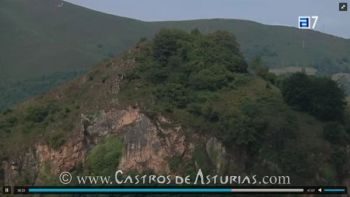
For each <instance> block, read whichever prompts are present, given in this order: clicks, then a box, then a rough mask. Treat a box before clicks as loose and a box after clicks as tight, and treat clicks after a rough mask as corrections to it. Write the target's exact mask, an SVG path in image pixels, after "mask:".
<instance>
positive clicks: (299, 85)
mask: <svg viewBox="0 0 350 197" xmlns="http://www.w3.org/2000/svg"><path fill="white" fill-rule="evenodd" d="M282 94H283V98H284V99H285V101H286V102H287V103H288V104H289V105H291V106H293V107H295V108H296V109H298V110H301V111H305V112H308V113H310V114H312V115H314V116H315V117H317V118H319V119H321V120H342V118H343V113H344V108H345V101H344V100H345V93H344V91H343V90H342V89H341V88H339V87H338V85H337V83H336V82H334V81H333V80H331V79H329V78H324V77H311V76H307V75H306V74H304V73H296V74H293V75H291V76H290V77H289V78H287V79H286V80H284V82H283V84H282Z"/></svg>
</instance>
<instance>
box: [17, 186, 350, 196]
mask: <svg viewBox="0 0 350 197" xmlns="http://www.w3.org/2000/svg"><path fill="white" fill-rule="evenodd" d="M13 189H14V190H13V191H14V194H92V193H93V194H106V193H109V194H117V193H203V194H205V193H242V194H244V193H264V194H267V193H271V194H274V193H280V194H282V193H284V194H286V193H289V194H322V193H323V194H324V193H327V194H346V193H347V188H346V187H334V186H333V187H316V186H315V187H314V186H313V187H302V186H301V187H175V186H174V187H23V186H21V187H14V188H13Z"/></svg>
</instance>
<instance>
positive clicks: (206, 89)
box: [0, 29, 350, 185]
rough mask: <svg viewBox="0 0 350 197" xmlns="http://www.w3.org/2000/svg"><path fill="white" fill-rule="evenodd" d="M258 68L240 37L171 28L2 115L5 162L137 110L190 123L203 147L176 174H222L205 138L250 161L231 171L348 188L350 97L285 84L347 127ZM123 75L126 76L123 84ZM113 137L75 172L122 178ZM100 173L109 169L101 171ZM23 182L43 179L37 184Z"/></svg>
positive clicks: (189, 131)
mask: <svg viewBox="0 0 350 197" xmlns="http://www.w3.org/2000/svg"><path fill="white" fill-rule="evenodd" d="M248 70H249V66H248V64H247V63H246V61H245V60H244V58H243V55H242V53H241V52H240V49H239V45H238V43H237V41H236V38H235V36H234V35H233V34H232V33H230V32H226V31H218V32H213V33H210V34H202V33H200V32H199V31H198V30H193V31H191V33H187V32H185V31H181V30H169V29H165V30H162V31H160V32H159V33H158V34H157V35H156V36H155V38H154V39H152V40H144V39H143V40H142V41H140V42H139V43H138V44H137V46H136V48H135V49H133V50H132V51H130V52H129V53H126V54H125V55H123V57H122V58H119V59H114V60H112V61H106V62H103V63H101V64H100V65H99V66H97V67H95V68H94V69H93V70H91V71H90V72H89V73H88V74H86V75H84V76H82V77H80V78H79V79H77V80H75V81H73V82H71V83H68V84H66V85H64V86H61V87H59V88H57V89H55V90H54V91H51V92H50V93H48V94H46V95H43V96H40V97H38V98H35V99H32V100H30V101H27V102H25V103H23V104H21V105H18V106H17V107H16V108H14V109H13V110H6V111H4V112H3V113H2V114H1V115H0V134H1V136H2V138H1V139H0V151H1V152H0V156H1V157H0V161H6V160H8V159H9V158H12V157H13V156H15V155H18V153H23V152H25V151H26V150H28V149H30V148H33V145H34V144H36V143H39V142H40V143H43V144H48V145H49V146H50V147H51V148H52V149H53V150H59V148H60V147H61V146H62V145H63V144H65V142H66V141H67V140H68V139H69V138H70V136H71V135H72V133H75V132H79V131H80V130H81V129H82V117H81V116H82V114H86V115H90V116H92V117H94V116H98V114H99V113H101V111H113V110H117V109H126V108H129V107H130V106H133V107H134V108H139V109H140V110H141V112H142V113H143V114H146V115H147V116H148V117H149V118H151V119H152V120H153V121H155V118H156V117H159V115H162V116H164V117H166V118H167V119H169V120H171V122H169V123H168V125H165V126H168V127H174V126H179V125H180V126H181V127H183V128H184V131H185V134H186V137H187V138H188V139H189V140H188V141H189V142H191V143H193V145H194V153H193V154H194V155H193V156H192V158H191V159H188V158H184V157H181V156H178V157H173V158H169V161H168V162H169V163H170V166H171V170H172V172H173V173H179V174H183V173H193V172H194V171H195V169H198V168H202V169H203V170H205V172H208V173H215V172H213V170H214V169H215V166H214V164H213V163H212V162H210V159H209V156H208V154H207V153H206V152H205V149H204V148H203V147H204V146H205V144H206V143H207V142H206V141H202V140H200V139H198V137H196V136H203V137H209V138H210V137H215V138H217V139H218V140H219V141H221V142H223V144H224V147H225V148H226V150H227V152H228V154H229V155H231V156H232V155H234V154H235V153H239V155H240V158H241V160H240V161H237V162H235V165H241V166H244V168H243V169H244V171H241V172H237V171H236V168H235V166H228V168H227V169H225V171H224V172H223V173H224V174H236V173H241V174H258V175H276V174H279V175H289V176H290V177H291V180H292V181H293V184H308V185H317V184H325V185H327V184H340V183H342V182H343V181H344V180H346V179H348V178H349V177H350V169H349V166H350V165H349V164H350V160H349V158H350V156H349V147H348V140H349V135H350V134H349V131H350V129H349V128H350V125H349V120H348V119H349V116H348V112H347V111H346V110H345V109H344V105H343V103H342V102H340V103H339V102H338V101H343V97H342V95H339V97H336V98H338V99H334V100H332V99H327V100H325V101H323V100H322V98H321V97H317V98H314V97H312V98H311V97H309V96H310V94H309V91H313V89H308V88H305V86H304V85H303V84H301V85H300V86H299V85H298V83H296V84H294V85H291V84H289V83H288V80H289V81H290V80H293V77H291V78H287V79H282V80H283V81H284V83H282V84H285V86H283V87H289V86H288V85H291V86H290V88H289V89H287V90H293V91H295V90H300V91H301V92H304V93H305V94H304V95H301V96H305V98H309V99H311V100H312V99H313V101H318V100H317V99H320V100H319V101H320V102H319V103H320V104H323V105H331V106H335V109H339V110H340V111H338V110H336V111H335V112H334V113H335V114H336V115H337V113H341V114H342V117H343V120H341V121H338V120H332V119H330V118H328V117H326V118H325V117H323V116H322V117H317V116H316V117H314V116H311V115H308V114H307V113H310V112H313V110H312V109H318V107H324V106H319V105H315V106H311V107H310V108H307V109H306V110H305V109H304V108H295V109H294V107H295V106H298V105H299V104H300V100H298V99H300V97H294V96H299V95H293V94H291V95H289V94H284V95H283V94H282V93H281V91H280V89H279V88H278V87H279V86H276V85H278V84H279V83H278V82H276V81H268V80H265V79H264V78H262V77H259V76H257V75H255V74H252V73H249V72H248ZM298 75H299V74H297V75H295V76H298ZM293 76H294V75H293ZM295 76H294V77H295ZM302 76H303V77H306V78H307V79H306V81H308V80H311V81H318V80H320V81H322V83H314V84H313V85H314V86H315V87H317V88H316V89H318V90H323V89H326V90H327V88H328V87H329V84H331V86H332V85H333V84H335V82H333V81H331V80H328V79H318V78H317V79H316V78H315V79H314V78H310V79H309V78H308V76H306V75H302ZM116 78H121V79H122V81H121V83H117V82H116ZM277 81H278V80H277ZM323 82H326V83H323ZM274 84H276V85H274ZM332 87H334V88H335V90H337V91H338V90H339V91H341V89H338V87H337V86H332ZM116 90H119V93H118V95H116V92H115V91H116ZM335 90H334V91H335ZM288 92H289V91H287V93H288ZM321 92H323V91H321ZM315 99H316V100H315ZM285 100H286V101H285ZM291 101H293V102H291ZM287 103H288V104H287ZM289 105H290V106H289ZM324 109H327V110H328V109H329V108H324ZM309 110H311V111H309ZM305 111H306V112H307V113H304V112H305ZM310 114H312V115H317V114H313V113H310ZM327 118H328V119H327ZM321 120H322V121H321ZM139 129H140V128H139ZM109 139H111V140H108V139H105V140H103V141H102V142H99V143H98V144H97V145H96V146H95V147H92V149H91V150H89V151H90V152H88V156H87V158H86V159H87V164H86V167H87V168H86V169H81V167H80V168H78V167H77V168H76V170H75V171H74V173H77V174H79V173H81V172H82V171H84V172H85V173H89V174H98V173H103V174H107V173H110V171H113V169H114V168H113V167H111V166H110V165H114V167H115V163H116V162H119V158H120V154H121V152H122V147H123V145H122V144H123V142H122V141H121V140H119V139H118V137H114V138H109ZM112 139H113V140H112ZM206 139H208V138H206ZM110 147H116V149H113V151H112V149H110ZM106 150H108V151H106ZM109 150H110V151H109ZM101 152H106V153H107V152H108V154H105V155H102V154H101ZM110 159H113V161H111V160H110ZM228 159H233V158H228ZM107 160H108V162H107V163H106V162H100V161H107ZM113 162H114V163H113ZM179 163H181V165H178V164H179ZM99 168H104V169H105V170H103V171H101V172H99V170H98V169H99ZM144 170H147V169H144ZM23 176H26V175H23ZM22 178H23V177H22ZM43 180H44V179H43ZM23 181H24V182H25V181H27V182H26V183H28V182H30V181H33V180H31V178H30V177H29V178H28V177H27V179H26V180H23ZM44 183H45V182H44ZM47 183H51V182H47Z"/></svg>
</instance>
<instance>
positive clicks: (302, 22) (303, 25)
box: [299, 16, 310, 29]
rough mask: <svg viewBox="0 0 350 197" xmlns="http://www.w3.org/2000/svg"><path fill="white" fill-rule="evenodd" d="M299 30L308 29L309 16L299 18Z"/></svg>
mask: <svg viewBox="0 0 350 197" xmlns="http://www.w3.org/2000/svg"><path fill="white" fill-rule="evenodd" d="M299 29H310V16H299Z"/></svg>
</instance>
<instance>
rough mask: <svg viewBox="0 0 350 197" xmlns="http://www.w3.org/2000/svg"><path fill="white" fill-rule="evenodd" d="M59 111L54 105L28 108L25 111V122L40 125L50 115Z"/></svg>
mask: <svg viewBox="0 0 350 197" xmlns="http://www.w3.org/2000/svg"><path fill="white" fill-rule="evenodd" d="M58 110H59V107H58V106H57V105H55V104H48V105H47V106H39V107H30V108H28V110H27V115H26V120H27V121H30V122H33V123H41V122H44V121H45V120H46V118H47V117H48V116H49V114H51V113H55V112H57V111H58Z"/></svg>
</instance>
